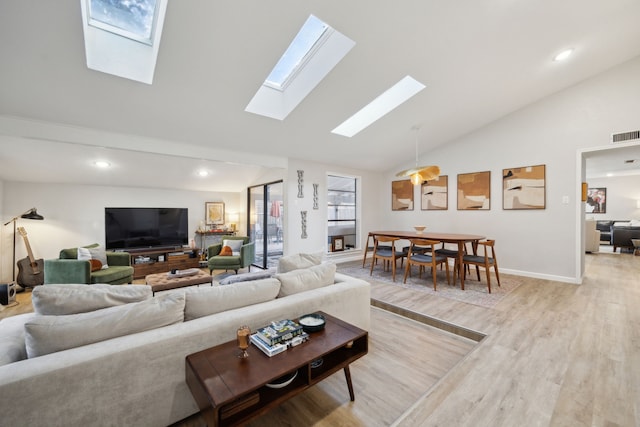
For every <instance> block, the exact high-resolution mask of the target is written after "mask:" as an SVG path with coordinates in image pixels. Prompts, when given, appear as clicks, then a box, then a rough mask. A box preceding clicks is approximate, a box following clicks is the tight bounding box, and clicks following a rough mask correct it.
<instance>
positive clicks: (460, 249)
mask: <svg viewBox="0 0 640 427" xmlns="http://www.w3.org/2000/svg"><path fill="white" fill-rule="evenodd" d="M463 256H464V242H458V275H459V276H460V289H462V290H463V291H464V263H463V262H462V257H463Z"/></svg>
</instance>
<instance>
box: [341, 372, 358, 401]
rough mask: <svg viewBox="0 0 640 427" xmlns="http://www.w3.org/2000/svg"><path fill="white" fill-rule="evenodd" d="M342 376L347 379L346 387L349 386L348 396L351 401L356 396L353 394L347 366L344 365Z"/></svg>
mask: <svg viewBox="0 0 640 427" xmlns="http://www.w3.org/2000/svg"><path fill="white" fill-rule="evenodd" d="M344 377H345V378H346V379H347V387H349V397H350V398H351V401H352V402H353V401H354V400H356V396H355V395H354V394H353V384H352V383H351V372H350V371H349V366H345V367H344Z"/></svg>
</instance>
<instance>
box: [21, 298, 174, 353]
mask: <svg viewBox="0 0 640 427" xmlns="http://www.w3.org/2000/svg"><path fill="white" fill-rule="evenodd" d="M184 305H185V297H184V295H183V294H180V293H170V294H165V295H161V296H158V297H156V298H151V299H148V300H145V301H141V302H137V303H132V304H126V305H122V306H117V307H109V308H103V309H101V310H96V311H91V312H88V313H80V314H69V315H64V316H43V315H37V316H35V317H34V318H33V319H31V320H30V321H28V322H27V323H25V325H24V327H25V342H26V348H27V356H28V357H29V358H32V357H37V356H42V355H45V354H49V353H54V352H56V351H62V350H66V349H69V348H74V347H80V346H83V345H87V344H92V343H95V342H99V341H104V340H108V339H111V338H116V337H121V336H124V335H130V334H134V333H137V332H143V331H148V330H150V329H156V328H160V327H163V326H168V325H172V324H174V323H180V322H182V321H184Z"/></svg>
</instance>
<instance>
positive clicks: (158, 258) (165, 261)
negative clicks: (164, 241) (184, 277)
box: [126, 246, 200, 279]
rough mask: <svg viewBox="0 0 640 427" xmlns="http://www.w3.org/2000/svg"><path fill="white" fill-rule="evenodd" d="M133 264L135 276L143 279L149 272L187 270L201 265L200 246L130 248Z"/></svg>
mask: <svg viewBox="0 0 640 427" xmlns="http://www.w3.org/2000/svg"><path fill="white" fill-rule="evenodd" d="M126 252H128V253H129V255H130V256H131V265H132V266H133V278H134V279H142V278H144V277H145V276H147V275H148V274H154V273H166V272H169V271H171V270H173V269H176V270H185V269H187V268H198V267H200V261H199V260H200V259H199V256H198V255H199V252H200V250H199V249H198V248H195V249H191V248H183V247H182V246H179V247H174V246H164V247H156V248H145V249H128V250H126Z"/></svg>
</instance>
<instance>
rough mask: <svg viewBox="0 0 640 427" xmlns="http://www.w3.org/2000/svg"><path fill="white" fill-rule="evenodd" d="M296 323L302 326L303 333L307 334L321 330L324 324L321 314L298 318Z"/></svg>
mask: <svg viewBox="0 0 640 427" xmlns="http://www.w3.org/2000/svg"><path fill="white" fill-rule="evenodd" d="M298 323H299V324H300V326H302V330H303V331H305V332H306V333H309V332H318V331H321V330H323V329H324V325H325V323H326V322H325V320H324V316H323V315H322V314H318V313H311V314H305V315H303V316H300V319H299V320H298Z"/></svg>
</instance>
